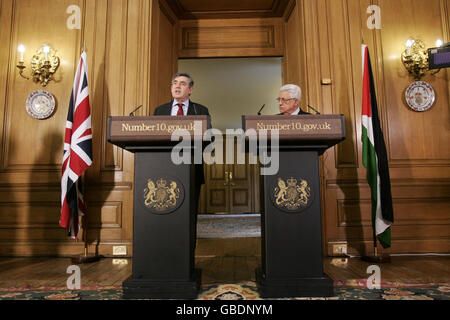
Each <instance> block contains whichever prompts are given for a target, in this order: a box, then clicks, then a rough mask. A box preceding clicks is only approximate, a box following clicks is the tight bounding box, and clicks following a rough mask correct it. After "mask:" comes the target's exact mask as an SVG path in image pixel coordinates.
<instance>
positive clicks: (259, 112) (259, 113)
mask: <svg viewBox="0 0 450 320" xmlns="http://www.w3.org/2000/svg"><path fill="white" fill-rule="evenodd" d="M265 106H266V105H265V104H263V106H262V107H261V109H259V111H258V116H260V115H261V111H262V109H264V107H265Z"/></svg>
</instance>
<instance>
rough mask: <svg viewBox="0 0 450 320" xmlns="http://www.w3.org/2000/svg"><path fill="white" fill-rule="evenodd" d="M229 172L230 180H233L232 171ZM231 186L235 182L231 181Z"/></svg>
mask: <svg viewBox="0 0 450 320" xmlns="http://www.w3.org/2000/svg"><path fill="white" fill-rule="evenodd" d="M229 174H230V181H233V172H231V171H230V172H229ZM231 186H232V187H234V186H235V184H234V183H233V182H231Z"/></svg>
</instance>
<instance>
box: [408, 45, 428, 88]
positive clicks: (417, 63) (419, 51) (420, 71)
mask: <svg viewBox="0 0 450 320" xmlns="http://www.w3.org/2000/svg"><path fill="white" fill-rule="evenodd" d="M402 62H403V65H404V66H405V68H406V70H408V72H409V74H410V75H412V76H414V79H415V80H420V79H421V78H422V77H423V76H424V75H425V73H426V72H427V70H428V52H427V50H426V48H425V44H424V43H423V41H421V40H412V39H409V40H408V41H406V50H405V51H403V53H402Z"/></svg>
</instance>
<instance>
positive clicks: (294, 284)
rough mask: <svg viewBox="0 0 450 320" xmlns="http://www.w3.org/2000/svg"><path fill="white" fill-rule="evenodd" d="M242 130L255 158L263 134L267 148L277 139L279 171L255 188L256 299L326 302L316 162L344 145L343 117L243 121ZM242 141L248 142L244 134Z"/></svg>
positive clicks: (329, 291)
mask: <svg viewBox="0 0 450 320" xmlns="http://www.w3.org/2000/svg"><path fill="white" fill-rule="evenodd" d="M243 128H245V130H248V129H253V130H251V131H253V133H254V136H253V141H257V142H258V148H260V149H259V154H260V157H261V151H264V150H261V145H262V146H263V147H262V148H264V146H266V143H264V144H261V143H260V142H261V141H260V140H259V139H261V137H262V138H264V136H265V134H266V133H267V135H268V142H267V145H271V142H270V138H271V136H273V130H277V131H278V135H279V140H278V144H279V171H278V173H277V174H275V175H261V182H260V183H261V184H260V185H261V197H260V198H261V227H262V232H261V234H262V237H261V238H262V250H261V251H262V252H261V253H262V265H261V269H257V270H256V279H257V285H258V290H259V293H260V296H261V297H263V298H281V297H327V296H332V295H333V292H334V291H333V281H332V280H331V279H330V278H329V277H328V276H326V275H325V274H324V273H323V264H322V224H321V197H320V178H319V156H320V155H321V154H323V153H324V152H325V150H326V149H328V148H330V147H332V146H334V145H335V144H337V143H339V142H340V141H343V140H344V139H345V122H344V116H343V115H302V116H243ZM261 133H264V134H262V135H261ZM247 138H248V139H249V140H250V139H251V138H252V134H251V133H249V132H248V131H247ZM248 143H249V144H250V141H249V142H248ZM272 145H273V143H272ZM272 153H273V151H272ZM271 157H272V158H273V157H274V154H272V155H271ZM263 163H265V162H263Z"/></svg>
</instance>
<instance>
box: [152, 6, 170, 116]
mask: <svg viewBox="0 0 450 320" xmlns="http://www.w3.org/2000/svg"><path fill="white" fill-rule="evenodd" d="M161 8H163V9H161ZM175 25H176V20H174V17H173V16H172V13H171V11H170V9H169V8H168V7H167V6H163V7H162V5H161V3H159V1H153V2H152V20H151V26H152V27H151V43H150V47H151V51H150V61H151V62H150V74H149V75H148V76H149V77H150V88H149V95H150V97H149V101H150V107H149V114H150V115H152V114H153V112H154V110H155V109H156V107H158V106H159V105H161V104H163V103H166V102H168V101H170V100H171V99H172V96H171V92H170V81H171V79H172V76H173V74H174V73H175V69H174V68H175V66H176V61H177V56H176V50H175V47H174V34H175V31H174V30H175Z"/></svg>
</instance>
